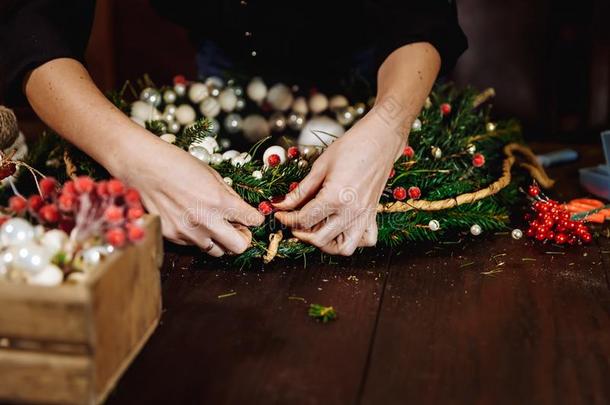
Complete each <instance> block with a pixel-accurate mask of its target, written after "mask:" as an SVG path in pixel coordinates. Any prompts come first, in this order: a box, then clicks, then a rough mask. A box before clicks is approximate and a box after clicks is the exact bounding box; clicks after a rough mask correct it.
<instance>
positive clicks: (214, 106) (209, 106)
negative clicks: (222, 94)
mask: <svg viewBox="0 0 610 405" xmlns="http://www.w3.org/2000/svg"><path fill="white" fill-rule="evenodd" d="M199 111H201V114H203V115H204V116H205V117H206V118H214V117H216V116H217V115H218V114H220V103H219V102H218V100H216V99H215V98H213V97H208V98H206V99H205V100H203V101H202V102H201V104H199Z"/></svg>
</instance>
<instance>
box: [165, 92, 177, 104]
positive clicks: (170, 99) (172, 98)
mask: <svg viewBox="0 0 610 405" xmlns="http://www.w3.org/2000/svg"><path fill="white" fill-rule="evenodd" d="M176 98H178V96H177V95H176V92H175V91H173V90H165V92H164V93H163V101H165V104H173V103H174V102H176Z"/></svg>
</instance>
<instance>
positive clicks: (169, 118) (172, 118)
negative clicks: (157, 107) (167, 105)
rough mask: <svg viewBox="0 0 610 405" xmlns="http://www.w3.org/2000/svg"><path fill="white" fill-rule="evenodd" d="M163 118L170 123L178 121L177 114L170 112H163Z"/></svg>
mask: <svg viewBox="0 0 610 405" xmlns="http://www.w3.org/2000/svg"><path fill="white" fill-rule="evenodd" d="M161 119H162V120H163V121H165V122H166V123H168V124H169V123H170V122H174V121H176V116H175V115H174V114H170V113H163V115H162V116H161Z"/></svg>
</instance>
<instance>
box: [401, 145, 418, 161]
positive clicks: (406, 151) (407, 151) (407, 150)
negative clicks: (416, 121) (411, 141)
mask: <svg viewBox="0 0 610 405" xmlns="http://www.w3.org/2000/svg"><path fill="white" fill-rule="evenodd" d="M402 154H403V156H406V157H407V158H409V159H411V158H412V157H413V156H414V155H415V150H413V148H412V147H410V146H405V148H404V149H403V151H402Z"/></svg>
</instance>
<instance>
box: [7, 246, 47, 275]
mask: <svg viewBox="0 0 610 405" xmlns="http://www.w3.org/2000/svg"><path fill="white" fill-rule="evenodd" d="M52 257H53V254H52V253H51V252H50V251H49V249H47V248H45V247H43V246H40V245H38V244H36V243H34V242H31V241H30V242H27V243H25V244H20V245H13V246H11V247H10V248H8V249H7V250H6V251H5V253H4V254H3V257H2V259H3V261H4V263H5V264H7V265H8V266H9V267H10V268H11V269H12V270H16V271H21V272H23V273H25V274H36V273H39V272H41V271H42V270H43V269H44V268H45V267H46V266H47V265H48V264H49V262H50V261H51V258H52Z"/></svg>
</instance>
